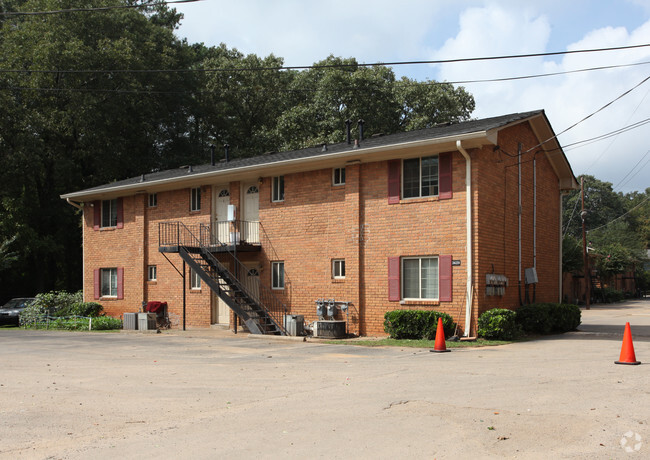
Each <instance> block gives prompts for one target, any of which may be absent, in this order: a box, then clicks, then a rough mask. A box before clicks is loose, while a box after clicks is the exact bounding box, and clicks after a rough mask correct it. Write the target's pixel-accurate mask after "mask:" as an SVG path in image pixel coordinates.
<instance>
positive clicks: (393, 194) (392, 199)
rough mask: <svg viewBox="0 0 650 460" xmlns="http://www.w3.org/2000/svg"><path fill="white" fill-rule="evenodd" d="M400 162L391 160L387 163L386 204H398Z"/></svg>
mask: <svg viewBox="0 0 650 460" xmlns="http://www.w3.org/2000/svg"><path fill="white" fill-rule="evenodd" d="M400 162H401V160H391V161H389V162H388V204H397V203H399V195H400Z"/></svg>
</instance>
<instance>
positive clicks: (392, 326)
mask: <svg viewBox="0 0 650 460" xmlns="http://www.w3.org/2000/svg"><path fill="white" fill-rule="evenodd" d="M438 318H442V327H443V329H444V330H445V337H450V336H451V335H453V334H454V331H455V330H456V323H454V320H453V318H452V317H451V316H450V315H448V314H447V313H440V312H437V311H431V310H393V311H387V312H386V314H385V315H384V331H386V332H387V333H388V334H389V335H390V336H391V338H393V339H425V340H433V339H435V337H436V329H437V328H438Z"/></svg>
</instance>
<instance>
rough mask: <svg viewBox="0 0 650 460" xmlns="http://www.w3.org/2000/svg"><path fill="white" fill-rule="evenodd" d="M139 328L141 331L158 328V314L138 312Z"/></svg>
mask: <svg viewBox="0 0 650 460" xmlns="http://www.w3.org/2000/svg"><path fill="white" fill-rule="evenodd" d="M138 329H139V330H141V331H154V330H156V314H155V313H138Z"/></svg>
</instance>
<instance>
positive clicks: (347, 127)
mask: <svg viewBox="0 0 650 460" xmlns="http://www.w3.org/2000/svg"><path fill="white" fill-rule="evenodd" d="M351 124H352V120H350V119H349V118H348V119H347V120H345V127H346V130H347V133H348V144H349V143H350V142H351V140H350V125H351Z"/></svg>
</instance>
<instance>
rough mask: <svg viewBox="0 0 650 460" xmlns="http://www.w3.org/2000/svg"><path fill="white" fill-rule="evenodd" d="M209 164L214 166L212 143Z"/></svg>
mask: <svg viewBox="0 0 650 460" xmlns="http://www.w3.org/2000/svg"><path fill="white" fill-rule="evenodd" d="M210 165H211V166H214V145H211V146H210Z"/></svg>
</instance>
